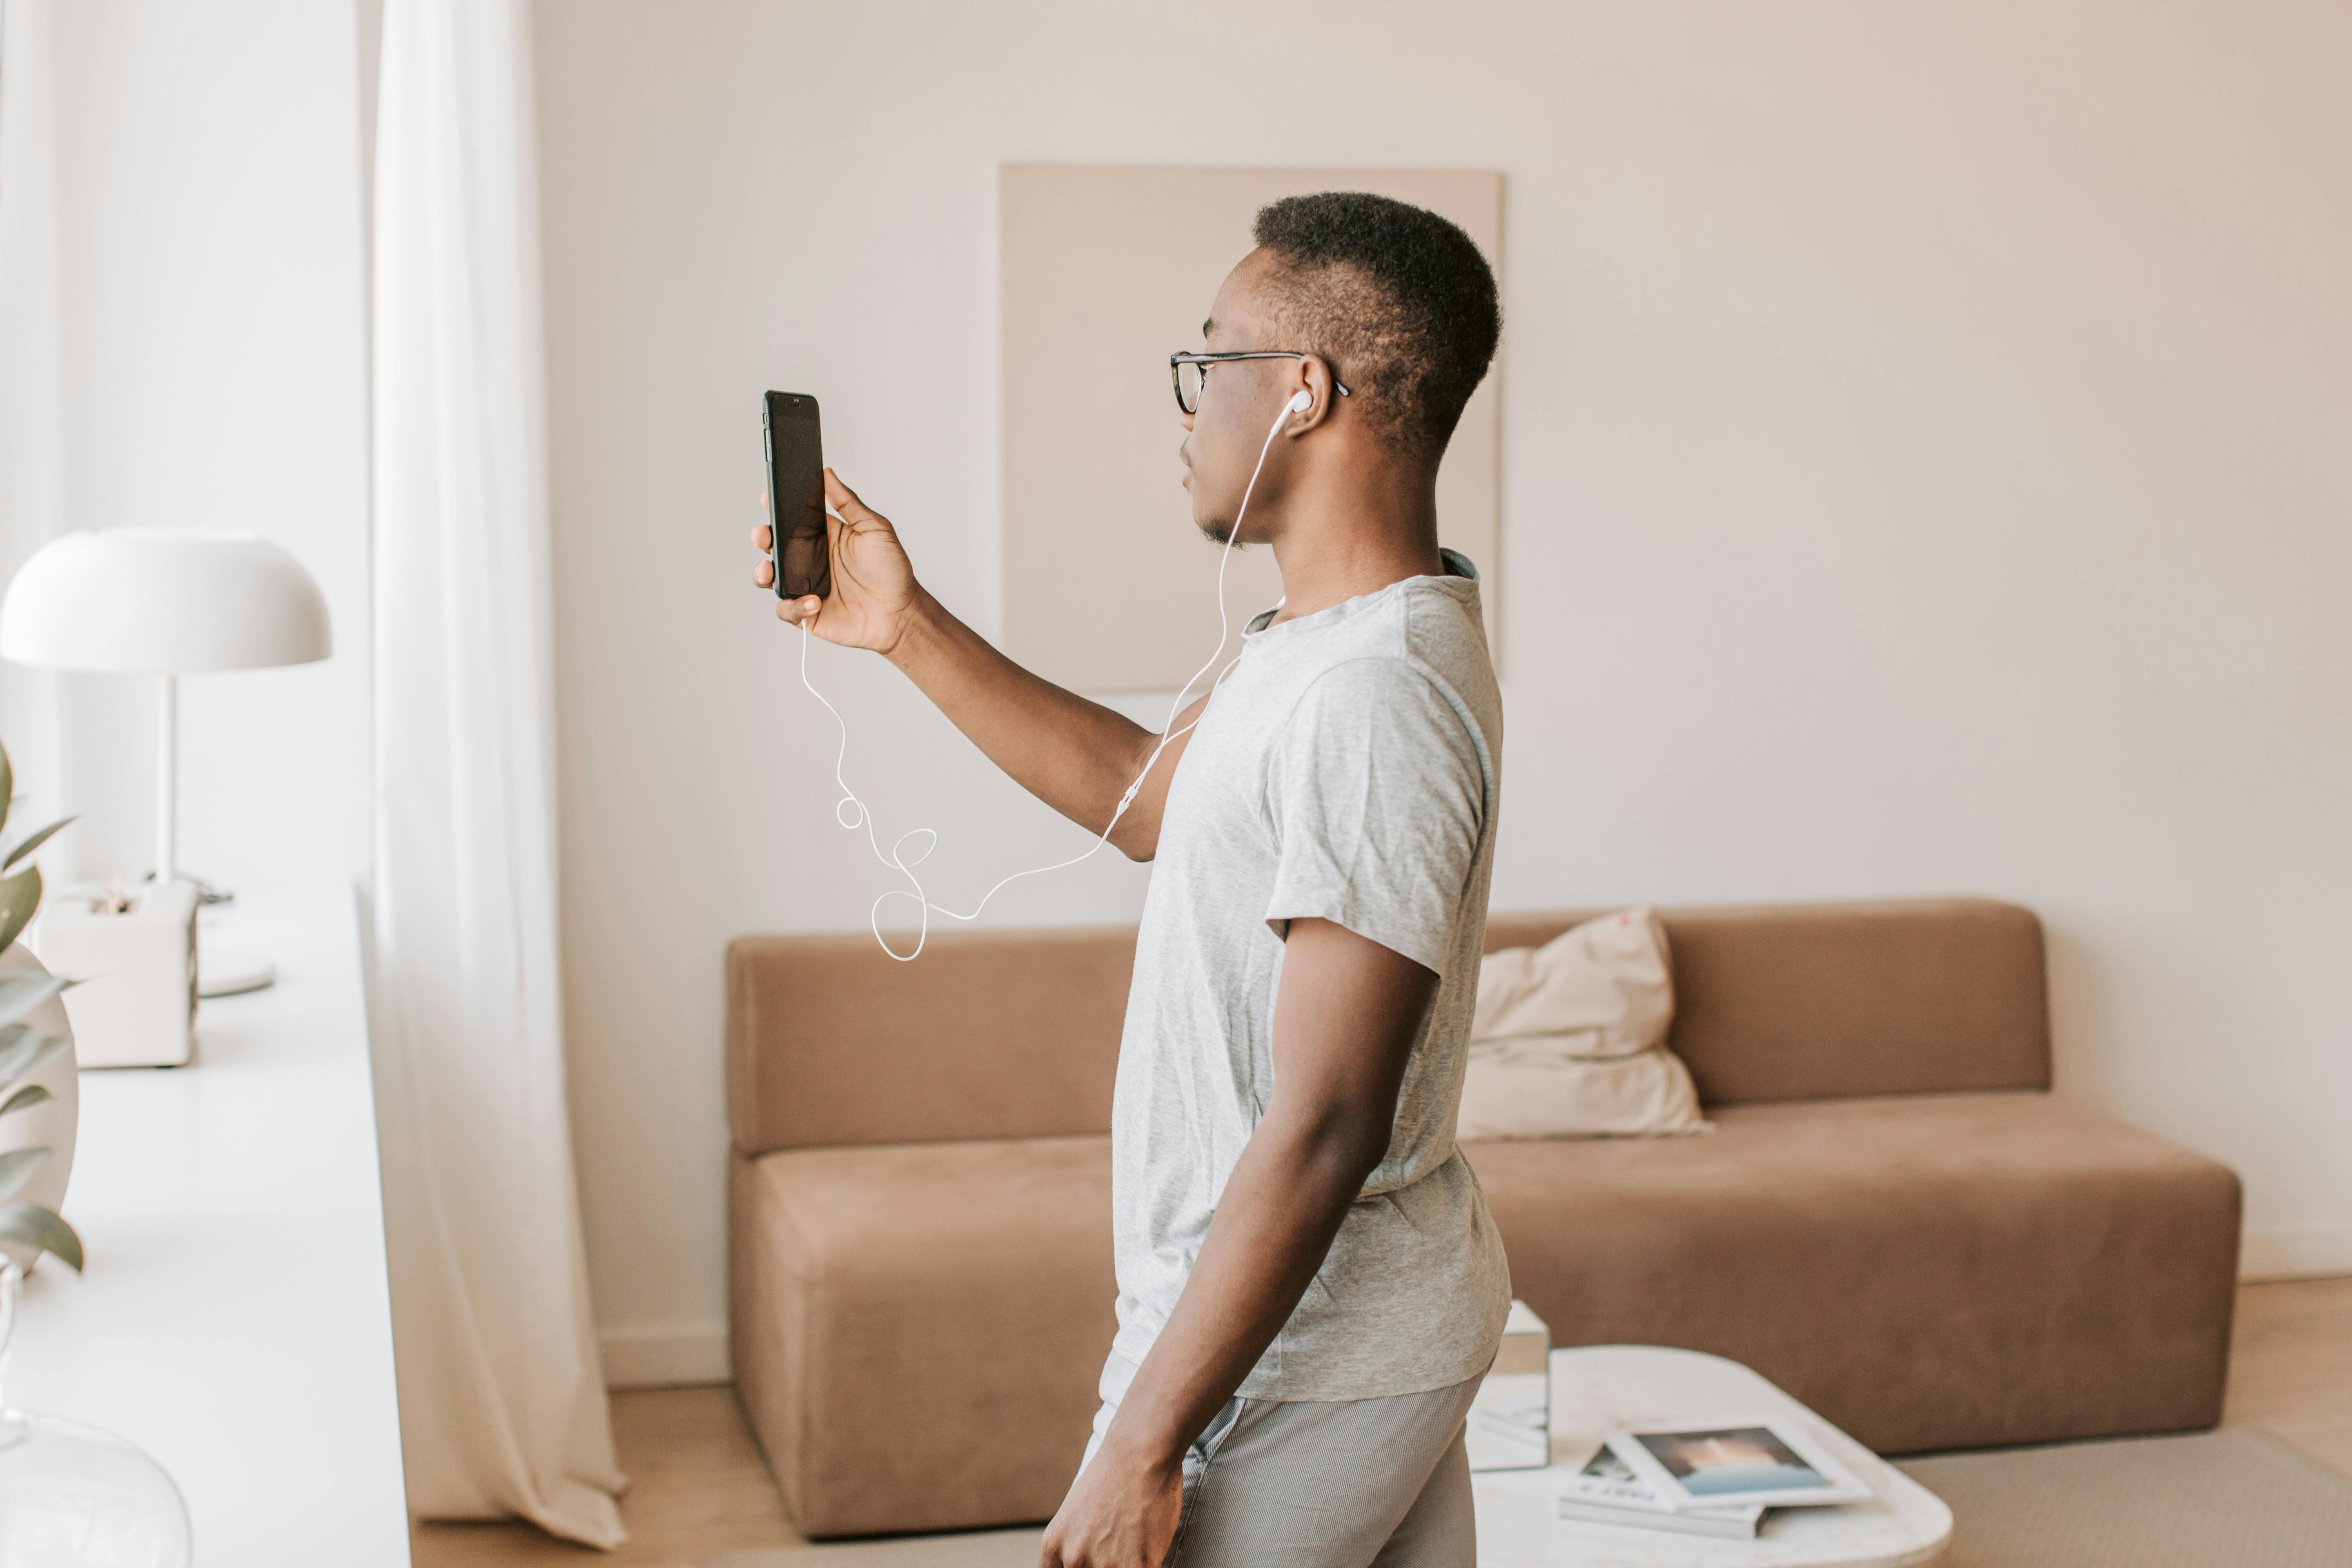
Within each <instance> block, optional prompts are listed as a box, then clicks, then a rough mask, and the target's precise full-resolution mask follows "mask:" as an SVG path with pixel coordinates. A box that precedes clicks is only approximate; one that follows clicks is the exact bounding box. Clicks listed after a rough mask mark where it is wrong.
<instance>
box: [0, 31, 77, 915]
mask: <svg viewBox="0 0 2352 1568" xmlns="http://www.w3.org/2000/svg"><path fill="white" fill-rule="evenodd" d="M50 4H51V0H0V583H5V582H6V581H7V580H8V579H10V578H12V577H14V576H15V575H16V568H17V567H19V566H22V565H23V564H24V563H25V561H26V557H28V556H30V555H31V554H32V553H33V552H34V551H36V550H38V549H39V548H40V547H41V546H42V545H44V544H46V543H47V542H49V540H50V539H51V538H53V537H54V536H55V535H56V534H57V533H58V531H59V530H60V528H61V526H62V523H61V518H60V510H61V497H60V493H59V461H60V459H59V442H58V437H59V425H58V420H59V418H60V415H59V413H58V405H59V402H60V396H59V383H58V226H57V154H56V151H55V145H56V143H55V138H54V135H53V133H52V132H51V129H50V125H51V102H52V96H51V94H52V89H51V87H50V81H51V78H52V76H53V74H54V73H53V70H52V65H51V62H52V60H53V58H54V47H53V45H52V43H51V41H50V38H51V34H50V27H51V22H50V16H51V12H50ZM0 742H5V743H6V744H7V746H8V748H9V756H10V759H11V760H12V761H13V762H14V763H16V788H17V789H18V790H19V791H20V792H22V793H23V794H24V795H26V797H27V798H26V806H25V808H24V811H23V813H22V816H21V817H20V820H23V821H28V822H31V821H41V820H45V819H47V817H51V816H57V815H58V813H59V811H60V809H61V799H62V792H61V790H60V788H59V778H60V771H61V770H60V768H59V765H58V760H59V744H58V742H59V729H58V684H57V677H56V676H54V675H51V674H50V673H49V672H48V671H47V670H41V669H30V668H26V667H25V666H23V665H18V664H6V663H0ZM64 847H69V845H67V844H64V843H62V842H61V843H60V845H58V846H53V847H52V848H51V849H50V851H49V858H48V859H47V860H46V861H45V862H44V864H45V865H46V866H47V867H48V868H49V869H50V871H51V872H52V873H53V874H54V872H55V869H56V858H57V857H58V852H59V849H60V848H64Z"/></svg>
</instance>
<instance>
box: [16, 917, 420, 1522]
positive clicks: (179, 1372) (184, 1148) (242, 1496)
mask: <svg viewBox="0 0 2352 1568" xmlns="http://www.w3.org/2000/svg"><path fill="white" fill-rule="evenodd" d="M202 937H203V939H204V940H213V939H215V938H218V939H221V940H226V941H230V942H234V943H235V944H236V945H237V946H239V947H242V948H247V949H254V950H258V951H259V952H263V953H266V954H267V955H268V956H269V957H271V958H273V959H275V960H276V961H277V963H278V984H276V985H274V986H272V987H270V988H269V989H268V990H264V991H258V992H254V993H251V994H247V995H243V996H226V997H219V998H215V999H214V1000H211V1001H207V1002H205V1003H204V1004H203V1005H201V1006H200V1007H199V1009H198V1012H197V1048H196V1058H195V1060H194V1063H193V1064H191V1065H190V1066H187V1067H184V1068H112V1069H108V1070H91V1071H88V1072H85V1073H83V1074H82V1075H81V1131H80V1135H79V1147H78V1149H77V1152H76V1154H75V1159H74V1169H73V1180H72V1184H71V1185H70V1186H69V1187H68V1190H67V1193H66V1199H65V1203H64V1205H63V1208H64V1212H65V1215H66V1217H67V1218H68V1219H69V1220H70V1221H72V1222H73V1225H74V1227H75V1228H76V1229H77V1230H79V1232H80V1233H81V1238H82V1243H83V1246H84V1247H85V1248H86V1249H87V1251H88V1253H89V1271H88V1273H87V1274H86V1275H84V1276H82V1277H80V1278H76V1277H75V1275H74V1274H73V1273H72V1271H71V1270H69V1269H68V1268H64V1267H63V1266H62V1265H60V1264H58V1262H57V1261H56V1260H55V1259H53V1258H52V1259H47V1260H44V1262H43V1263H42V1265H41V1267H40V1268H38V1269H37V1270H35V1271H34V1274H33V1276H32V1278H31V1279H29V1280H28V1281H27V1282H26V1291H25V1308H24V1314H23V1317H22V1319H21V1320H20V1321H19V1322H18V1323H17V1325H16V1343H15V1345H14V1347H13V1349H12V1352H11V1353H10V1356H9V1365H8V1374H7V1388H6V1392H7V1396H8V1403H9V1404H11V1405H16V1406H17V1407H18V1408H20V1409H27V1410H44V1411H49V1412H52V1413H54V1414H56V1415H67V1416H70V1417H72V1418H74V1419H75V1420H78V1421H86V1422H89V1424H91V1425H93V1426H102V1427H105V1428H107V1429H108V1430H110V1431H112V1432H117V1433H120V1434H121V1435H122V1436H126V1437H129V1438H131V1440H132V1441H133V1442H136V1443H138V1444H139V1445H140V1446H141V1447H144V1448H145V1449H146V1450H147V1451H148V1452H149V1453H151V1454H152V1455H154V1457H155V1458H157V1459H158V1460H159V1461H161V1462H162V1464H163V1468H165V1469H167V1470H169V1471H170V1472H171V1473H172V1476H173V1479H175V1480H177V1481H178V1482H179V1484H180V1489H181V1491H182V1492H183V1493H184V1494H185V1496H186V1498H187V1500H188V1511H189V1513H190V1514H191V1516H192V1517H193V1519H194V1524H195V1545H196V1562H197V1563H198V1564H199V1568H277V1565H278V1564H283V1565H285V1568H297V1565H299V1568H315V1565H316V1564H319V1563H336V1564H338V1565H339V1568H407V1564H408V1561H409V1557H408V1517H407V1508H406V1502H405V1500H404V1495H403V1489H402V1479H401V1462H400V1412H399V1406H398V1404H397V1402H396V1398H395V1394H394V1384H393V1363H392V1313H391V1306H390V1299H389V1294H388V1287H387V1283H386V1278H385V1271H384V1250H383V1187H382V1183H381V1181H380V1178H379V1174H378V1167H377V1163H376V1142H375V1099H374V1092H373V1085H372V1083H371V1081H370V1079H369V1067H368V1040H367V1018H366V1012H365V1008H364V1006H363V1004H362V997H361V992H360V952H359V931H358V922H357V920H356V918H355V913H354V910H353V905H352V894H351V891H350V889H348V888H337V889H314V890H310V891H306V892H289V893H279V894H268V893H247V894H240V895H239V897H238V899H237V900H236V903H235V904H234V905H229V906H226V907H223V908H221V909H218V910H212V911H207V913H206V914H205V918H204V925H203V930H202Z"/></svg>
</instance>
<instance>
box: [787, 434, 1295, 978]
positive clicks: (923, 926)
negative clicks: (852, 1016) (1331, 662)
mask: <svg viewBox="0 0 2352 1568" xmlns="http://www.w3.org/2000/svg"><path fill="white" fill-rule="evenodd" d="M1295 411H1296V400H1294V402H1293V403H1291V404H1286V405H1284V407H1283V410H1282V415H1281V417H1279V418H1277V419H1276V420H1275V422H1274V427H1273V428H1272V429H1270V430H1268V431H1267V432H1266V433H1265V445H1264V446H1261V447H1259V448H1258V449H1257V464H1256V467H1255V468H1251V469H1250V477H1249V483H1248V484H1246V485H1244V487H1242V503H1241V505H1240V506H1239V507H1238V508H1236V509H1235V510H1234V524H1233V529H1232V531H1230V532H1228V533H1227V534H1226V535H1225V544H1224V548H1223V550H1222V551H1220V552H1218V554H1217V647H1216V651H1215V652H1213V653H1212V654H1210V655H1209V658H1208V661H1207V663H1204V664H1202V666H1201V668H1198V669H1196V670H1194V671H1193V672H1192V679H1190V680H1187V681H1185V682H1184V689H1182V690H1181V691H1179V692H1178V693H1177V694H1176V700H1175V701H1173V702H1171V703H1170V704H1169V706H1168V718H1167V720H1166V721H1165V722H1164V723H1163V724H1162V725H1161V726H1160V728H1161V730H1162V731H1164V732H1163V733H1162V734H1161V735H1160V743H1159V744H1158V745H1156V746H1154V747H1152V748H1151V755H1150V756H1149V757H1147V758H1145V759H1144V763H1143V771H1142V772H1141V773H1137V774H1136V775H1135V782H1134V783H1132V784H1129V785H1128V786H1127V793H1126V794H1124V795H1120V796H1119V797H1118V808H1117V809H1116V810H1114V811H1113V812H1112V813H1111V814H1110V821H1109V822H1108V823H1106V824H1105V825H1104V826H1103V830H1102V832H1101V833H1100V834H1098V835H1097V837H1096V838H1095V841H1094V842H1093V843H1092V844H1090V845H1088V846H1087V847H1086V848H1085V849H1083V850H1081V851H1080V852H1079V853H1077V854H1076V855H1073V856H1071V857H1070V858H1068V859H1066V860H1058V861H1055V863H1054V864H1053V865H1051V866H1033V867H1031V868H1029V869H1028V870H1025V871H1015V872H1013V874H1012V875H1011V876H1009V877H1007V878H1005V879H1003V881H1000V882H998V883H997V884H996V886H995V887H993V888H991V889H988V891H986V892H985V893H982V895H981V896H980V902H978V903H977V904H974V905H973V906H972V908H971V913H970V914H960V913H958V912H957V911H956V910H950V909H948V908H945V907H944V906H942V905H940V904H935V903H933V902H931V900H930V899H929V897H928V896H927V895H926V894H925V893H924V891H923V884H922V879H920V878H919V877H917V876H916V875H915V868H916V867H918V866H919V865H921V864H922V863H923V862H924V861H925V860H927V859H929V858H930V854H931V851H932V850H933V849H936V848H937V847H939V841H940V836H939V831H938V829H936V828H930V827H910V828H908V830H907V831H906V832H904V833H902V834H900V835H899V836H898V838H897V839H896V840H895V841H893V843H892V844H891V846H890V852H889V853H888V854H887V855H886V854H884V853H883V852H882V840H881V838H880V837H879V836H878V835H877V834H876V832H875V830H874V813H873V811H872V810H871V809H870V808H869V807H868V806H867V805H866V803H865V802H864V801H863V800H860V799H859V798H858V797H857V792H856V790H853V789H851V788H850V787H849V780H848V779H847V777H846V776H845V772H846V769H847V766H848V762H849V724H848V722H847V721H845V720H844V719H843V718H842V716H841V710H840V709H838V708H835V706H834V705H833V704H832V703H831V702H830V701H828V700H826V698H825V695H824V692H822V691H819V690H818V689H816V685H815V683H814V682H813V681H811V680H810V679H809V673H808V647H809V629H808V623H807V622H806V621H802V622H801V623H799V624H800V631H801V661H800V662H801V684H802V685H803V686H804V687H807V688H808V694H809V695H810V696H811V697H814V698H815V699H816V700H818V701H819V702H823V703H824V710H825V711H826V712H828V713H830V714H832V715H833V722H834V727H835V729H837V730H839V731H840V732H841V743H840V746H839V748H838V750H836V751H835V753H834V761H833V782H834V783H835V784H838V785H839V786H840V787H841V798H840V799H839V800H836V801H835V802H834V804H833V817H834V820H835V822H838V823H840V824H841V826H844V827H845V828H848V829H849V830H850V831H851V832H853V833H854V832H856V830H857V829H859V828H860V827H863V828H864V829H866V843H867V844H868V845H869V846H870V847H872V848H873V850H874V858H876V859H877V860H879V861H881V862H882V864H883V865H884V866H885V867H887V868H891V869H893V870H896V871H897V872H898V874H899V875H900V876H902V877H904V878H906V879H907V881H908V885H909V886H910V887H911V888H912V889H913V891H911V892H909V891H908V889H905V888H893V889H890V890H889V891H887V892H886V893H883V894H882V895H881V896H880V897H878V898H877V899H876V900H874V906H873V908H872V909H871V910H868V911H867V912H866V925H867V928H868V929H869V930H871V931H873V932H874V940H875V941H876V942H879V943H881V944H882V951H883V952H887V953H888V954H889V955H890V956H891V957H893V958H895V959H897V960H898V962H899V963H913V962H914V961H915V960H916V959H918V958H919V957H921V956H922V952H923V944H924V943H925V942H929V940H930V935H931V916H932V915H933V914H935V913H936V914H941V915H945V916H946V917H947V918H948V919H950V920H953V921H971V920H978V919H979V918H980V911H981V910H984V909H986V908H987V907H988V900H991V899H992V898H994V897H996V894H997V891H998V889H1002V888H1003V887H1005V886H1006V885H1008V884H1010V883H1013V882H1017V881H1019V880H1020V879H1022V878H1024V877H1036V876H1042V875H1043V874H1044V873H1045V872H1047V871H1059V870H1063V869H1065V868H1068V867H1071V866H1075V865H1076V864H1077V863H1078V862H1079V861H1081V860H1084V859H1087V858H1089V857H1091V856H1092V855H1093V854H1094V853H1095V851H1096V850H1097V849H1100V848H1101V847H1103V846H1104V845H1106V844H1108V843H1109V842H1110V836H1111V834H1112V832H1113V831H1114V830H1115V829H1117V828H1118V820H1119V818H1120V817H1122V816H1126V815H1127V808H1128V807H1129V806H1130V805H1134V804H1135V797H1136V795H1138V794H1139V793H1140V792H1141V790H1142V788H1143V781H1144V780H1145V779H1148V778H1150V776H1151V770H1152V767H1153V765H1154V764H1156V763H1158V762H1159V761H1160V752H1164V751H1166V750H1167V749H1168V744H1169V742H1171V741H1173V740H1175V739H1176V737H1177V736H1179V735H1181V734H1183V733H1184V732H1185V731H1187V730H1190V729H1192V725H1193V724H1198V723H1199V722H1200V719H1199V718H1195V719H1194V720H1193V721H1192V724H1187V725H1185V726H1184V727H1183V729H1181V730H1178V729H1170V728H1169V726H1170V725H1172V724H1174V723H1175V722H1176V715H1177V714H1179V713H1181V712H1182V711H1183V710H1184V700H1185V699H1186V698H1188V697H1190V696H1191V695H1192V687H1193V685H1194V683H1195V682H1197V681H1198V680H1199V679H1201V677H1202V676H1203V675H1206V674H1207V673H1208V672H1209V666H1210V665H1213V664H1215V663H1216V662H1217V658H1218V656H1219V655H1221V654H1223V652H1224V651H1225V644H1226V643H1227V642H1228V641H1230V640H1231V638H1232V637H1233V618H1232V616H1231V615H1230V614H1229V613H1228V612H1227V611H1226V609H1225V563H1227V562H1229V561H1230V560H1232V559H1233V553H1234V541H1235V540H1237V539H1239V538H1240V537H1241V532H1242V519H1243V518H1244V517H1245V516H1247V515H1248V512H1249V502H1250V494H1251V492H1252V491H1254V490H1255V489H1257V478H1258V475H1259V473H1260V472H1261V471H1263V470H1264V469H1265V456H1266V454H1267V453H1268V452H1270V451H1272V450H1273V449H1274V438H1275V437H1276V436H1279V435H1281V434H1282V427H1283V426H1284V425H1285V424H1286V423H1287V422H1288V420H1289V418H1290V416H1291V414H1292V413H1293V412H1295ZM1240 662H1241V655H1239V654H1235V655H1234V657H1233V658H1231V659H1229V660H1227V661H1226V664H1225V667H1224V668H1223V669H1221V670H1219V671H1218V672H1217V678H1216V679H1214V680H1213V681H1211V682H1210V683H1209V697H1210V699H1211V700H1213V699H1214V698H1215V696H1216V694H1217V688H1218V687H1220V686H1223V684H1224V682H1225V677H1226V676H1228V675H1230V674H1232V673H1233V670H1234V666H1235V665H1237V664H1239V663H1240ZM1201 711H1202V713H1203V714H1205V713H1207V711H1208V709H1207V707H1206V705H1205V704H1204V705H1203V706H1202V710H1201ZM913 838H921V839H924V840H925V841H926V842H925V843H924V845H923V847H921V849H919V850H918V851H917V852H916V853H915V856H914V858H912V859H908V858H907V843H908V840H909V839H913ZM892 899H912V900H915V903H916V905H917V908H918V911H919V919H918V924H917V929H916V934H915V947H914V951H913V952H898V951H897V950H895V949H894V948H892V947H891V945H890V942H889V940H888V939H887V937H885V936H884V935H883V934H882V906H883V905H884V904H885V903H887V902H888V901H889V900H892Z"/></svg>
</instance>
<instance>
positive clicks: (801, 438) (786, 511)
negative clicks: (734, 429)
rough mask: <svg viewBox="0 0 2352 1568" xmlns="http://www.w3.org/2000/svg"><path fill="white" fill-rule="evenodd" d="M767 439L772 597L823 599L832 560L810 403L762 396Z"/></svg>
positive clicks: (798, 397) (789, 396) (820, 446)
mask: <svg viewBox="0 0 2352 1568" xmlns="http://www.w3.org/2000/svg"><path fill="white" fill-rule="evenodd" d="M767 436H768V501H769V505H770V507H771V509H772V511H771V515H772V518H773V520H774V522H775V528H776V532H775V550H774V552H773V553H774V558H775V564H776V597H778V598H779V599H797V598H799V597H801V596H802V595H804V594H814V595H816V596H817V597H819V598H824V596H825V595H829V594H831V593H832V592H833V556H832V552H830V551H829V550H827V549H826V547H825V532H824V443H823V442H822V441H821V440H819V439H818V436H817V422H816V399H815V398H814V397H808V396H804V395H802V394H800V393H797V392H772V393H770V394H768V403H767Z"/></svg>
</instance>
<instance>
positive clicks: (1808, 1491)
mask: <svg viewBox="0 0 2352 1568" xmlns="http://www.w3.org/2000/svg"><path fill="white" fill-rule="evenodd" d="M1606 1443H1607V1446H1608V1448H1609V1450H1610V1452H1612V1453H1613V1454H1615V1455H1616V1456H1617V1457H1618V1458H1620V1459H1622V1460H1623V1461H1624V1462H1625V1467H1626V1468H1628V1469H1629V1470H1631V1471H1632V1472H1633V1479H1635V1480H1637V1481H1639V1482H1640V1483H1641V1484H1643V1486H1646V1487H1648V1488H1649V1489H1651V1490H1652V1491H1654V1492H1655V1493H1656V1494H1657V1495H1658V1497H1659V1499H1660V1500H1662V1501H1664V1503H1665V1504H1666V1505H1667V1506H1668V1507H1669V1508H1671V1509H1673V1510H1677V1511H1680V1510H1687V1509H1692V1508H1725V1507H1732V1506H1735V1505H1738V1506H1745V1505H1747V1504H1750V1503H1753V1504H1759V1505H1761V1506H1763V1507H1768V1508H1801V1507H1806V1506H1810V1505H1815V1504H1825V1503H1846V1502H1868V1501H1869V1500H1870V1498H1871V1490H1870V1489H1869V1488H1868V1487H1867V1486H1864V1484H1863V1483H1862V1481H1861V1480H1860V1479H1857V1478H1856V1477H1855V1476H1854V1474H1853V1471H1851V1470H1849V1469H1847V1468H1845V1467H1844V1466H1843V1465H1841V1464H1839V1463H1838V1462H1837V1460H1835V1459H1834V1458H1831V1457H1830V1454H1829V1452H1828V1451H1827V1450H1826V1449H1824V1448H1823V1447H1822V1446H1821V1444H1819V1443H1818V1442H1816V1441H1814V1439H1813V1436H1812V1435H1811V1433H1809V1432H1807V1431H1805V1430H1803V1429H1802V1428H1801V1427H1800V1426H1798V1425H1797V1424H1796V1423H1795V1422H1793V1421H1750V1422H1743V1423H1738V1424H1734V1425H1726V1426H1702V1427H1692V1428H1687V1429H1685V1430H1680V1431H1672V1432H1628V1431H1617V1432H1612V1433H1610V1434H1609V1435H1608V1437H1607V1439H1606Z"/></svg>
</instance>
